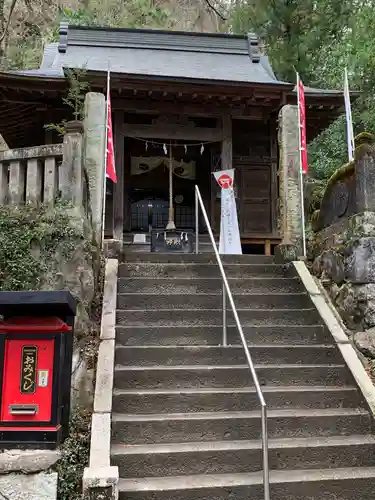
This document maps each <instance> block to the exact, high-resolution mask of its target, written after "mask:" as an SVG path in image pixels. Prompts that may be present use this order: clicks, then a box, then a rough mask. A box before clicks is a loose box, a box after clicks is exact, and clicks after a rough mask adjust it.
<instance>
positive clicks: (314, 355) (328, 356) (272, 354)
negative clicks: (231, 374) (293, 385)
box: [116, 344, 343, 366]
mask: <svg viewBox="0 0 375 500" xmlns="http://www.w3.org/2000/svg"><path fill="white" fill-rule="evenodd" d="M250 353H251V356H252V358H253V361H254V363H256V364H267V363H270V364H278V363H282V364H303V365H305V364H314V363H317V364H330V363H333V364H343V359H342V356H341V355H340V352H339V350H338V349H337V347H336V346H333V345H319V344H317V345H311V346H303V345H302V346H298V345H286V346H280V345H263V346H258V345H251V346H250ZM116 364H119V365H124V366H129V365H138V366H153V365H163V366H169V365H213V366H217V365H239V364H246V356H245V351H244V349H243V347H242V345H241V346H240V345H239V346H228V347H215V346H185V347H183V346H180V347H172V346H170V347H161V346H153V347H126V346H121V345H118V344H117V345H116Z"/></svg>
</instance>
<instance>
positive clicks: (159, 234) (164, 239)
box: [151, 229, 194, 253]
mask: <svg viewBox="0 0 375 500" xmlns="http://www.w3.org/2000/svg"><path fill="white" fill-rule="evenodd" d="M193 240H194V233H193V231H192V230H187V231H185V230H182V229H175V230H164V231H163V230H160V229H159V230H157V229H153V230H152V232H151V252H159V253H193Z"/></svg>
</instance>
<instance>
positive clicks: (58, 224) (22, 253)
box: [0, 204, 101, 334]
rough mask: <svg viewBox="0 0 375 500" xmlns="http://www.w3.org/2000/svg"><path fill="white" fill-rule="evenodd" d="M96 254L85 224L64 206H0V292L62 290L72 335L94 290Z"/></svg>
mask: <svg viewBox="0 0 375 500" xmlns="http://www.w3.org/2000/svg"><path fill="white" fill-rule="evenodd" d="M100 264H101V262H100V252H99V251H98V248H97V247H96V245H95V243H94V241H93V237H92V231H91V228H90V225H89V224H88V222H87V220H86V219H85V218H83V217H82V216H81V215H80V214H78V213H77V212H76V211H75V209H74V208H72V207H71V206H70V205H67V204H57V205H56V207H55V208H53V209H50V208H46V207H39V208H34V207H29V206H24V207H13V206H3V207H0V290H61V289H68V290H70V291H71V293H72V294H73V295H74V296H75V297H76V298H77V299H78V301H79V306H78V314H77V322H76V331H77V334H79V333H80V330H81V329H85V325H86V324H87V320H88V317H89V311H90V307H91V304H92V302H93V300H94V297H95V295H96V292H97V290H98V287H99V270H100Z"/></svg>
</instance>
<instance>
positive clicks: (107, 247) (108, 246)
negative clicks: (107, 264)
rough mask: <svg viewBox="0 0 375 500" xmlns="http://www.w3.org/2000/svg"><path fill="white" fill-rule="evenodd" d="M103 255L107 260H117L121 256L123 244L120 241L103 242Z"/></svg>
mask: <svg viewBox="0 0 375 500" xmlns="http://www.w3.org/2000/svg"><path fill="white" fill-rule="evenodd" d="M103 246H104V255H105V256H106V257H107V259H118V258H120V256H121V252H122V246H123V242H122V241H120V240H112V239H107V240H104V245H103Z"/></svg>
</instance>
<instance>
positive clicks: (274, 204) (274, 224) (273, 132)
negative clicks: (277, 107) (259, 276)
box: [268, 116, 280, 236]
mask: <svg viewBox="0 0 375 500" xmlns="http://www.w3.org/2000/svg"><path fill="white" fill-rule="evenodd" d="M268 123H269V133H270V156H271V218H272V220H271V229H272V234H273V235H274V236H277V235H279V233H280V220H279V209H278V206H279V189H278V175H277V168H278V165H277V162H278V158H277V120H276V118H275V117H274V116H272V117H271V118H270V120H269V122H268Z"/></svg>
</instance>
